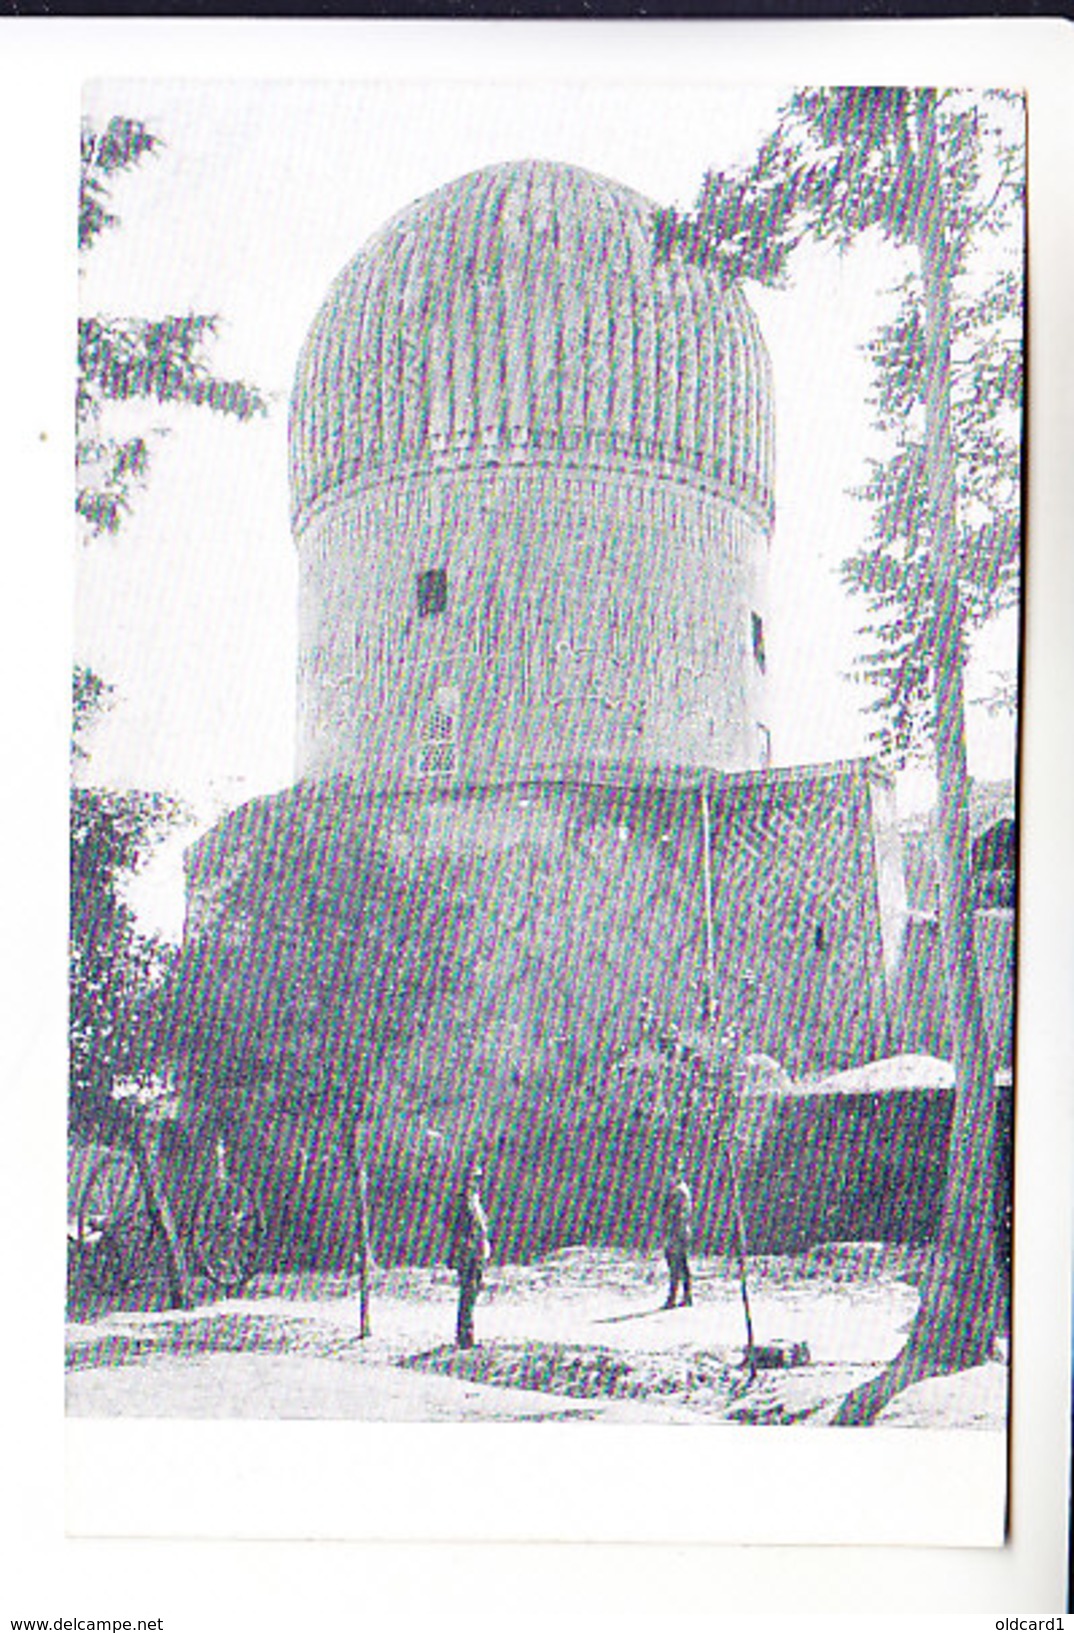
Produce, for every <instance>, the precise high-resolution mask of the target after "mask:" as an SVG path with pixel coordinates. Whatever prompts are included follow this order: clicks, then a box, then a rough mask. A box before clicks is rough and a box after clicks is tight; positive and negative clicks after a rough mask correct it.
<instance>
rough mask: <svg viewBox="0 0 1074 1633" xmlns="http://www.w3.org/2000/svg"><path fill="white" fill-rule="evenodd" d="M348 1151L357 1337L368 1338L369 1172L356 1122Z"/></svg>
mask: <svg viewBox="0 0 1074 1633" xmlns="http://www.w3.org/2000/svg"><path fill="white" fill-rule="evenodd" d="M352 1131H353V1132H352V1145H351V1152H352V1157H353V1165H354V1176H355V1190H356V1193H357V1195H356V1198H355V1201H356V1204H357V1210H356V1211H357V1215H358V1219H357V1223H358V1241H357V1249H358V1337H359V1338H369V1337H371V1335H372V1332H373V1326H372V1320H371V1317H370V1308H369V1303H370V1301H369V1260H370V1253H369V1172H368V1169H367V1167H366V1160H365V1142H364V1140H363V1137H362V1129H361V1125H360V1123H358V1122H357V1121H355V1122H354V1123H353V1124H352Z"/></svg>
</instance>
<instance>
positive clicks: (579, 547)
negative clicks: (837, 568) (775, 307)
mask: <svg viewBox="0 0 1074 1633" xmlns="http://www.w3.org/2000/svg"><path fill="white" fill-rule="evenodd" d="M654 208H655V207H654V206H653V205H651V204H649V203H648V202H647V201H646V200H645V199H643V198H641V197H640V196H639V195H638V194H637V193H634V192H632V191H631V190H630V189H629V188H627V187H623V186H621V185H620V184H619V183H617V182H612V181H607V180H605V179H604V178H602V177H599V176H595V175H591V174H590V173H588V172H587V171H584V170H579V169H575V168H573V167H571V166H568V165H564V164H551V163H518V164H500V165H494V166H492V167H491V168H489V169H487V170H481V171H478V172H476V173H475V174H473V175H469V176H464V177H462V178H461V179H459V180H457V181H453V182H451V183H449V184H448V185H447V186H446V187H442V188H440V189H439V190H438V191H437V192H435V193H433V194H431V195H430V196H429V197H427V198H424V199H421V200H419V201H418V202H417V203H416V204H413V205H411V206H410V207H409V208H408V209H406V210H404V211H402V212H401V214H399V215H397V216H396V217H395V218H394V219H393V220H392V221H391V222H389V224H388V225H387V226H386V227H385V228H384V229H383V230H382V231H381V232H380V233H379V234H377V236H376V237H375V238H374V239H373V240H372V241H371V242H370V243H369V244H368V245H367V246H366V247H365V249H363V250H362V251H361V252H360V253H359V254H358V255H357V256H356V257H355V259H354V260H353V261H352V262H351V263H350V265H349V266H347V267H346V269H345V270H344V271H343V272H342V273H341V274H340V276H339V277H338V278H337V280H336V282H335V284H334V285H333V287H332V289H331V291H330V292H329V295H328V298H327V300H326V301H325V303H324V305H323V307H322V309H321V312H320V314H319V316H318V318H317V319H316V321H315V323H314V325H313V328H312V330H311V332H310V335H309V338H308V340H307V342H306V345H305V349H304V351H303V354H302V358H301V361H300V363H299V367H298V374H297V380H296V384H295V391H294V398H293V404H292V418H291V485H292V496H293V525H294V534H295V541H296V545H297V549H298V555H299V561H300V574H301V591H300V598H301V599H300V620H299V648H300V655H299V676H298V772H299V775H300V776H303V777H318V778H319V777H324V776H327V775H332V774H338V773H343V774H346V775H348V776H352V777H354V778H356V779H357V780H358V781H360V782H361V783H362V784H363V785H366V786H370V787H374V788H385V787H390V786H397V785H400V784H404V785H405V784H408V783H414V782H417V781H420V780H422V779H426V778H430V777H431V778H435V779H438V780H440V781H447V782H449V783H462V784H473V783H475V782H482V781H488V780H490V779H492V780H501V779H503V778H505V777H515V776H520V775H526V776H528V775H532V774H535V773H537V774H546V773H549V772H552V771H555V772H557V773H561V772H564V771H570V772H572V773H587V772H593V771H596V770H598V769H599V768H602V767H607V766H609V765H645V766H661V765H664V766H666V765H685V766H694V767H701V766H706V767H714V768H719V769H722V770H744V769H747V768H750V767H757V766H760V765H762V764H763V763H765V761H766V759H767V753H768V731H767V725H766V721H765V710H764V691H763V682H764V675H763V670H764V662H765V656H764V579H765V565H766V555H767V547H768V535H769V531H770V528H771V525H772V512H773V501H772V404H771V382H770V369H769V363H768V357H767V354H766V352H765V348H764V344H763V341H762V339H761V336H760V332H759V330H758V327H757V323H756V320H755V318H754V316H753V314H752V312H751V311H750V309H749V306H748V305H747V303H746V301H745V298H744V297H743V295H742V294H741V291H740V290H738V289H737V288H732V289H728V290H724V289H722V288H721V287H720V284H719V281H718V279H717V278H716V276H715V275H714V274H710V273H708V272H704V271H701V270H699V269H698V268H696V267H692V266H688V265H686V264H685V263H684V262H682V261H681V260H680V259H678V258H675V259H673V260H670V261H667V262H658V261H657V260H656V259H655V256H654V241H653V217H654Z"/></svg>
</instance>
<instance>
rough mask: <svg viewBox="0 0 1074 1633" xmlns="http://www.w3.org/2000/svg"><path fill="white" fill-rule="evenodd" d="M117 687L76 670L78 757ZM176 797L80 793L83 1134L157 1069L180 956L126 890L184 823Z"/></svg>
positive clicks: (74, 966)
mask: <svg viewBox="0 0 1074 1633" xmlns="http://www.w3.org/2000/svg"><path fill="white" fill-rule="evenodd" d="M108 690H109V689H108V688H107V687H105V686H104V683H103V682H101V681H100V679H99V678H98V677H97V676H96V675H94V674H92V672H91V671H89V670H85V669H76V670H75V683H74V716H75V730H74V735H73V740H72V755H73V756H74V757H75V758H84V757H85V749H84V747H83V746H82V743H81V741H80V739H81V737H82V736H83V734H84V733H85V732H86V731H87V730H88V729H89V727H90V725H91V724H92V722H93V719H94V718H95V716H96V715H97V713H98V712H99V710H100V709H101V708H102V707H103V706H104V704H105V701H106V699H107V695H108ZM181 814H182V813H181V807H180V806H179V804H178V802H177V801H176V800H174V799H172V798H170V797H169V796H168V795H165V794H156V793H140V792H133V791H130V792H127V791H124V792H119V791H116V790H111V789H100V788H80V787H75V788H72V790H71V836H70V856H71V926H70V949H69V975H70V1047H71V1057H70V1066H71V1120H72V1125H73V1127H75V1128H77V1129H93V1128H101V1127H104V1126H106V1125H107V1124H108V1123H109V1122H112V1121H114V1120H115V1118H116V1110H115V1105H114V1101H113V1092H112V1091H113V1086H114V1084H115V1082H116V1080H117V1079H120V1078H125V1077H136V1076H138V1075H140V1074H143V1073H145V1072H147V1071H149V1070H151V1068H152V1066H153V1064H154V1062H155V1058H156V1051H157V1039H156V1035H155V1033H156V1000H157V996H158V994H159V992H160V989H161V984H162V982H163V979H164V976H165V973H166V971H167V968H168V965H169V962H170V959H171V956H172V950H171V948H169V947H168V946H167V945H166V944H165V943H163V942H161V941H160V940H158V939H157V938H156V937H154V936H147V935H144V934H143V933H142V932H141V931H139V929H138V928H137V925H136V921H135V917H134V914H133V912H132V910H131V908H130V907H129V905H128V904H127V902H126V901H125V900H124V897H123V885H124V882H125V881H126V880H127V879H128V878H129V877H130V875H131V874H132V873H134V872H135V871H136V870H137V869H138V868H139V867H140V866H141V865H142V864H143V863H144V862H145V860H146V858H147V857H148V855H149V853H150V851H151V849H152V848H153V846H154V845H155V844H156V843H157V842H158V841H159V840H160V839H161V838H162V837H163V836H164V835H165V834H166V833H167V832H168V830H169V829H170V828H171V827H172V825H173V824H174V823H175V822H176V821H177V820H178V819H179V817H180V815H181Z"/></svg>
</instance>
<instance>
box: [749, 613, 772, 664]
mask: <svg viewBox="0 0 1074 1633" xmlns="http://www.w3.org/2000/svg"><path fill="white" fill-rule="evenodd" d="M750 632H751V635H752V638H753V659H754V662H755V663H756V665H757V667H758V669H759V670H760V671H761V674H762V675H763V674H764V673H765V670H766V669H767V668H768V657H767V655H766V653H765V649H764V619H763V618H762V617H761V615H760V613H759V612H751V613H750Z"/></svg>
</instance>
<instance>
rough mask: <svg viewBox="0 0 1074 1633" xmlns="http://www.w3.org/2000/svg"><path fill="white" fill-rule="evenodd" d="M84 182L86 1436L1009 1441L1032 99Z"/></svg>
mask: <svg viewBox="0 0 1074 1633" xmlns="http://www.w3.org/2000/svg"><path fill="white" fill-rule="evenodd" d="M617 104H618V106H617ZM661 115H662V116H663V117H665V118H666V119H667V124H666V125H665V126H664V130H665V133H666V141H665V142H664V144H663V150H662V151H660V152H658V153H655V154H651V153H647V152H645V151H644V146H645V144H642V143H641V142H640V140H639V132H638V126H639V125H640V124H644V125H651V124H652V123H654V122H655V121H656V120H657V118H658V117H660V116H661ZM632 136H633V139H632ZM81 140H82V147H81V178H80V179H81V188H80V196H79V221H78V231H79V249H80V316H79V355H78V441H77V449H76V455H77V478H78V481H77V497H76V509H77V513H78V519H79V523H80V525H81V529H82V534H83V543H82V550H83V555H82V558H81V560H80V561H79V565H78V578H77V602H76V612H75V652H74V729H73V738H72V773H73V776H72V781H73V793H72V921H71V922H72V939H71V1080H70V1196H69V1217H70V1223H69V1242H70V1249H69V1269H70V1275H69V1282H68V1318H69V1322H70V1325H69V1329H68V1337H67V1361H68V1385H67V1390H68V1410H69V1411H70V1412H72V1413H75V1414H87V1415H113V1414H115V1415H121V1416H123V1415H135V1416H138V1415H145V1416H152V1417H159V1416H178V1417H184V1416H195V1417H202V1416H211V1417H217V1416H230V1415H239V1416H247V1415H254V1416H259V1417H260V1416H264V1417H301V1418H305V1417H326V1418H337V1417H348V1418H349V1417H369V1418H376V1419H381V1418H389V1419H392V1418H398V1419H404V1420H415V1419H416V1420H426V1419H435V1420H439V1419H451V1420H472V1419H478V1420H480V1419H493V1420H496V1421H501V1422H503V1421H509V1422H513V1421H517V1420H520V1419H526V1420H529V1419H537V1420H542V1419H544V1420H548V1419H554V1420H562V1421H574V1420H577V1421H594V1420H597V1421H611V1422H618V1423H643V1422H657V1423H686V1424H693V1425H697V1426H703V1425H706V1424H709V1425H711V1424H713V1423H738V1424H766V1425H783V1424H813V1425H817V1426H818V1427H819V1426H820V1425H833V1426H839V1425H869V1424H873V1423H877V1422H879V1423H882V1424H887V1425H895V1424H903V1425H908V1426H914V1427H937V1428H945V1429H952V1428H958V1429H962V1430H965V1431H966V1432H967V1433H984V1434H995V1435H1002V1434H1003V1433H1004V1429H1005V1421H1006V1400H1007V1373H1006V1363H1007V1358H1008V1349H1009V1322H1008V1280H1009V1266H1010V1231H1009V1219H1010V1177H1009V1176H1010V1152H1011V1131H1012V1121H1013V1119H1012V1074H1011V1062H1012V1050H1011V1045H1012V1035H1013V1011H1012V997H1013V968H1014V937H1015V885H1016V862H1017V804H1016V799H1015V783H1014V769H1015V756H1014V749H1015V743H1016V736H1017V731H1016V728H1017V702H1018V699H1017V672H1018V627H1019V625H1018V605H1019V583H1020V559H1021V552H1020V538H1021V519H1020V492H1021V484H1020V472H1021V443H1022V333H1023V276H1022V268H1023V256H1024V231H1023V226H1024V159H1025V114H1024V107H1023V103H1022V99H1021V98H1020V97H1019V96H1018V95H1017V94H1015V93H1012V92H1009V91H1003V90H999V89H997V90H987V89H986V90H972V91H960V90H957V89H943V90H939V89H930V88H928V87H923V88H905V87H899V86H894V87H893V86H877V87H870V86H860V87H853V88H849V89H838V88H836V89H824V88H821V89H800V88H797V89H796V88H790V89H788V90H787V91H786V92H775V93H774V92H765V91H758V92H753V91H751V90H750V89H749V88H743V89H740V90H737V91H735V92H733V93H730V94H728V93H727V92H720V93H714V92H712V91H710V90H708V89H703V90H701V91H699V92H697V93H696V94H694V95H693V96H690V97H685V98H683V97H681V96H679V97H677V98H676V99H675V105H674V107H673V106H672V102H671V100H670V99H669V97H668V96H667V94H666V93H665V94H663V95H662V93H661V92H660V90H659V89H654V90H651V91H649V92H647V93H644V94H640V95H639V94H637V93H633V92H632V93H630V94H629V95H617V94H616V92H615V91H614V90H612V91H610V92H609V91H604V92H603V93H601V94H595V95H589V96H587V95H586V94H585V93H584V92H578V91H570V90H568V89H566V88H564V89H558V88H555V87H553V88H542V89H541V90H540V91H539V92H537V93H533V92H530V93H528V94H527V93H523V92H520V93H517V94H516V93H511V92H505V91H501V92H499V93H489V92H482V91H480V90H479V89H476V88H474V89H466V88H459V87H448V88H445V87H436V86H414V87H405V88H401V89H392V90H389V91H385V90H383V89H379V88H377V87H375V86H368V85H363V84H362V83H360V82H358V83H350V82H348V83H340V84H335V85H329V86H327V87H326V86H319V85H317V86H304V85H301V84H288V85H282V86H279V85H273V86H268V85H258V84H243V85H228V84H226V83H225V84H215V85H213V86H211V87H204V86H197V85H190V84H182V83H175V84H169V83H149V84H144V83H143V84H138V83H135V84H124V83H115V84H111V83H102V84H93V85H90V86H89V87H87V90H86V96H85V113H84V123H83V128H82V137H81ZM341 268H342V269H341Z"/></svg>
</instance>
